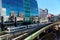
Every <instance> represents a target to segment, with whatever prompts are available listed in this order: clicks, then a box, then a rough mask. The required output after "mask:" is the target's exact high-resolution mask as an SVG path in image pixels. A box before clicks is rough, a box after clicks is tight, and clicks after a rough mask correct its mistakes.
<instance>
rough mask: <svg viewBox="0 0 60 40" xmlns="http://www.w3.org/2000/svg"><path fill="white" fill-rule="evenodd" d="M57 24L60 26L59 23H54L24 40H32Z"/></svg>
mask: <svg viewBox="0 0 60 40" xmlns="http://www.w3.org/2000/svg"><path fill="white" fill-rule="evenodd" d="M57 24H60V22H56V23H53V24H50V25H48V26H46V27H44V28H42V29H40V30H38V31H37V32H35V33H33V34H31V35H30V36H28V37H27V38H25V39H24V40H33V39H34V38H36V37H38V36H39V35H40V34H41V33H42V32H44V31H45V30H46V29H49V28H50V27H52V26H54V25H57Z"/></svg>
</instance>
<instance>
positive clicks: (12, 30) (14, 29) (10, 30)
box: [6, 26, 27, 33]
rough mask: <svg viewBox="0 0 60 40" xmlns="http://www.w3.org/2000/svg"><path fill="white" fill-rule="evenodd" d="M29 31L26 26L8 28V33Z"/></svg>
mask: <svg viewBox="0 0 60 40" xmlns="http://www.w3.org/2000/svg"><path fill="white" fill-rule="evenodd" d="M25 29H27V28H26V26H20V27H9V28H7V31H6V32H8V33H9V32H16V31H21V30H25Z"/></svg>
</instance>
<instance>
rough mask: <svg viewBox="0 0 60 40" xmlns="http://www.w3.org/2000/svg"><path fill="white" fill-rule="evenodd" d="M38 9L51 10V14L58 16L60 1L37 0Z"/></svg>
mask: <svg viewBox="0 0 60 40" xmlns="http://www.w3.org/2000/svg"><path fill="white" fill-rule="evenodd" d="M37 2H38V7H39V8H42V9H45V8H47V9H48V10H49V13H51V14H54V15H58V14H60V0H37Z"/></svg>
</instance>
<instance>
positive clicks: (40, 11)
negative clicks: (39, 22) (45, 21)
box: [39, 9, 48, 18]
mask: <svg viewBox="0 0 60 40" xmlns="http://www.w3.org/2000/svg"><path fill="white" fill-rule="evenodd" d="M47 14H48V9H45V10H43V9H39V17H40V18H45V17H46V16H47Z"/></svg>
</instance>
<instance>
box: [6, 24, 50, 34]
mask: <svg viewBox="0 0 60 40" xmlns="http://www.w3.org/2000/svg"><path fill="white" fill-rule="evenodd" d="M46 24H50V23H46ZM43 25H45V24H44V23H43V24H41V23H39V24H30V25H27V26H18V27H9V28H7V31H6V32H8V33H9V32H16V31H21V30H27V29H31V28H34V27H39V26H42V27H44V26H43Z"/></svg>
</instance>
